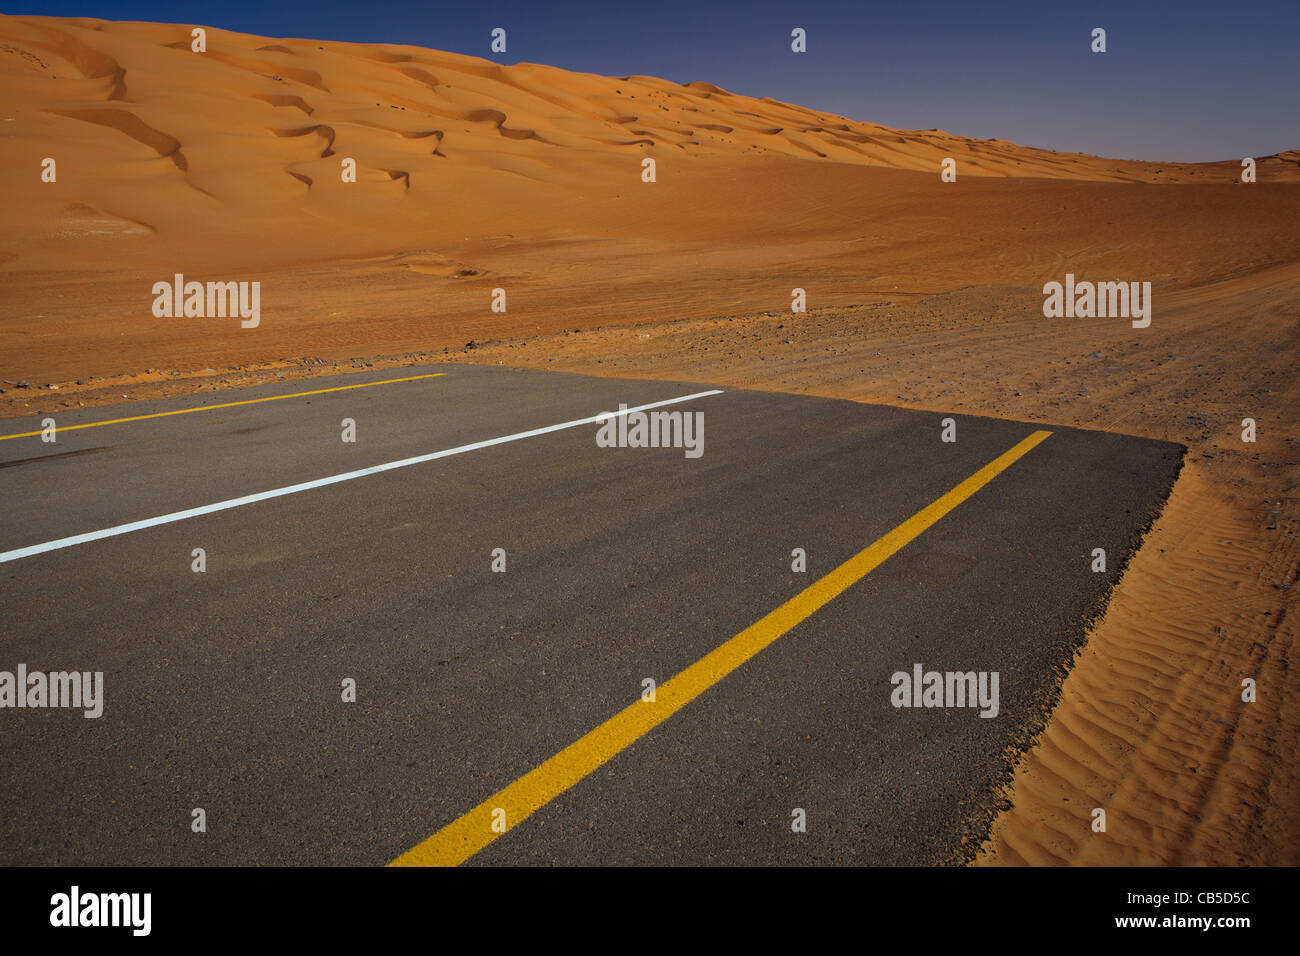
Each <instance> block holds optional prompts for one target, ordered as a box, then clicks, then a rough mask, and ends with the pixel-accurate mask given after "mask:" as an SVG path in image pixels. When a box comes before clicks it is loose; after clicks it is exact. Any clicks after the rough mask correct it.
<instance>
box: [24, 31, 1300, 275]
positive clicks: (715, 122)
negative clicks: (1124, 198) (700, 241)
mask: <svg viewBox="0 0 1300 956" xmlns="http://www.w3.org/2000/svg"><path fill="white" fill-rule="evenodd" d="M207 43H208V46H207V51H206V52H205V53H194V52H191V50H190V28H189V27H186V26H179V25H177V26H172V25H163V24H141V23H116V22H107V21H100V20H90V19H77V20H56V19H51V18H43V17H13V16H10V17H4V18H2V19H0V44H3V45H2V46H0V74H2V75H3V76H4V83H3V85H0V110H3V113H4V116H3V119H4V120H5V121H6V122H12V125H11V126H7V127H6V128H5V129H4V130H3V137H2V138H0V149H2V150H3V152H0V163H2V164H3V168H4V176H5V186H6V190H7V193H9V194H13V193H18V194H19V195H20V203H19V207H18V209H17V210H16V214H15V215H10V216H8V217H6V222H5V227H6V228H5V230H4V232H3V234H0V248H3V249H4V250H5V251H6V252H7V253H9V254H10V255H14V256H16V257H17V258H18V259H19V260H20V261H23V262H25V263H29V264H30V265H32V266H33V267H40V266H41V265H42V264H43V263H44V262H46V261H52V262H57V260H58V258H59V257H60V256H62V255H64V254H65V253H66V247H59V248H57V249H47V248H45V247H43V246H41V245H39V244H38V245H36V246H32V245H31V244H30V243H28V242H27V241H26V236H25V235H24V234H23V230H22V224H23V222H24V221H31V220H39V219H41V218H45V217H50V216H54V215H57V214H58V211H59V210H60V209H62V208H63V207H65V206H66V205H67V203H68V202H69V201H77V202H84V203H88V204H91V205H95V206H104V205H106V203H108V202H109V201H110V200H111V204H112V206H113V212H114V214H116V215H120V216H123V217H125V218H128V219H131V220H134V221H138V222H144V223H148V224H149V225H150V227H151V228H152V229H154V230H155V231H156V233H157V235H158V239H159V242H160V243H164V242H165V243H168V244H169V248H173V249H174V248H175V246H174V245H171V244H173V243H176V242H180V243H182V245H185V246H188V245H189V244H191V243H192V242H193V241H194V236H193V232H194V229H193V228H192V226H193V223H192V222H191V219H190V217H191V216H193V215H195V214H197V213H198V212H199V210H202V209H205V208H207V207H205V206H203V205H202V204H196V203H195V202H194V201H193V199H192V197H188V196H185V197H182V196H181V195H178V193H180V191H183V190H184V189H185V188H186V187H187V186H192V187H195V189H197V190H198V191H199V192H200V193H201V194H203V195H208V196H211V197H212V198H213V199H215V200H217V201H218V202H219V203H221V205H222V207H223V208H225V209H226V210H227V214H226V215H224V216H220V217H211V218H213V219H215V220H216V221H210V222H208V223H206V224H205V229H204V232H205V233H206V234H207V235H209V236H210V237H211V238H213V239H219V238H226V239H229V238H231V237H232V236H233V235H235V234H237V233H239V232H240V231H241V229H242V226H241V221H242V215H243V214H244V213H245V212H246V211H247V210H249V209H250V208H257V209H259V210H262V209H265V207H266V206H267V204H269V203H283V204H284V206H285V208H283V209H280V210H276V215H275V216H274V217H266V218H265V220H264V221H263V223H262V225H263V228H270V227H271V226H272V224H273V223H274V222H275V221H277V220H283V221H284V223H285V227H284V229H283V230H282V232H283V235H282V236H281V237H280V238H282V239H283V240H285V241H284V242H283V243H274V242H268V247H269V249H270V251H271V253H272V256H273V257H274V256H275V254H276V251H277V250H285V251H286V252H287V251H289V250H290V249H292V248H293V245H294V244H295V243H296V242H297V241H298V238H299V237H298V236H297V235H296V234H295V233H294V229H293V227H294V226H295V225H297V224H300V223H301V222H302V221H303V220H304V219H311V218H317V217H323V218H325V219H327V220H330V221H332V222H334V223H335V224H336V226H337V228H338V230H339V231H340V232H341V231H343V230H344V229H346V225H347V223H348V222H349V221H350V220H351V219H352V218H353V216H354V210H355V208H356V206H357V205H358V204H362V203H364V202H366V201H367V199H368V198H371V193H372V192H373V193H374V194H375V195H374V198H377V199H380V200H381V201H382V199H384V198H385V196H384V188H385V187H384V183H383V182H382V181H381V180H380V179H378V178H375V177H364V176H363V177H358V182H357V183H355V184H349V186H350V191H351V192H352V193H353V194H355V195H352V196H350V197H348V198H347V199H342V198H341V197H338V196H337V194H339V193H340V192H341V191H342V189H343V187H344V184H343V183H341V182H340V177H339V161H340V159H341V158H342V157H351V158H353V159H355V160H356V162H357V164H358V167H359V168H360V169H362V170H366V169H369V170H383V171H388V170H400V171H401V174H402V175H401V177H400V178H402V179H403V181H404V182H406V183H409V187H410V188H409V195H407V196H406V197H405V205H404V206H403V208H402V209H401V210H400V213H399V212H398V211H396V210H391V211H389V214H390V216H391V217H392V218H391V219H390V221H389V223H388V228H389V230H390V231H394V232H400V231H404V232H406V233H408V234H410V235H414V234H415V233H416V232H417V231H418V230H420V229H421V228H422V227H423V226H424V224H426V223H427V222H428V221H429V217H431V216H435V215H437V216H439V217H440V218H442V217H443V216H445V213H446V212H447V209H446V207H447V205H448V203H447V200H448V197H449V196H453V195H454V196H457V197H469V196H473V197H475V205H476V207H477V208H478V210H479V211H480V212H481V211H482V210H483V209H484V207H487V208H492V207H497V206H502V205H506V204H505V203H500V202H498V199H499V198H502V197H501V195H500V194H501V193H502V190H503V189H504V190H505V191H506V192H507V193H509V187H508V186H506V187H503V186H502V183H503V182H505V181H507V180H509V179H511V178H513V177H516V176H518V175H525V176H527V177H529V178H531V179H533V180H536V181H540V182H546V183H550V184H552V185H554V186H555V187H556V189H555V190H554V192H555V193H556V194H557V195H558V194H559V193H562V192H564V191H569V192H570V193H571V194H574V195H576V196H591V195H593V194H597V193H603V194H607V195H608V196H612V195H615V194H618V193H619V192H620V190H631V189H633V188H635V187H636V186H637V185H638V181H637V179H636V175H637V173H638V172H639V168H640V167H639V162H640V159H641V158H642V157H644V156H653V157H655V158H656V160H657V161H658V162H660V163H662V164H663V166H664V167H665V169H664V175H663V177H662V180H663V181H667V180H673V179H677V180H680V179H682V177H684V176H692V175H695V174H696V172H695V171H697V170H704V169H709V170H713V169H716V168H718V167H720V166H723V165H727V164H737V163H739V164H742V165H743V164H746V163H749V162H757V161H759V160H760V159H762V160H769V161H772V160H779V159H800V160H805V161H817V162H819V163H824V164H836V165H848V166H861V167H875V168H890V169H908V170H917V171H924V172H926V173H929V174H932V175H935V176H937V172H938V168H939V163H940V161H941V160H942V159H944V158H945V157H952V158H954V159H955V160H956V161H957V163H958V169H959V174H960V175H961V176H962V177H1028V178H1053V179H1071V180H1093V181H1120V182H1189V183H1190V182H1202V183H1229V182H1233V181H1235V180H1236V179H1237V178H1238V175H1239V168H1238V162H1239V160H1236V159H1232V160H1227V161H1225V162H1224V163H1218V164H1205V165H1187V164H1155V163H1134V162H1119V161H1112V160H1106V159H1100V158H1097V157H1091V156H1082V155H1078V154H1065V153H1056V152H1052V151H1048V150H1040V149H1032V148H1028V147H1021V146H1016V145H1014V144H1011V143H1007V142H1004V141H1000V140H975V139H968V138H965V137H958V136H951V135H948V134H945V133H942V132H939V131H937V130H927V131H922V132H912V131H906V130H895V129H890V128H887V127H883V126H879V125H876V124H872V123H864V122H854V121H850V120H847V119H845V118H844V117H839V116H834V115H830V114H826V113H822V112H818V111H815V110H809V109H805V108H803V107H798V106H793V105H790V104H785V103H780V102H777V101H775V100H771V99H753V98H750V97H744V96H737V95H733V94H731V93H728V92H727V91H726V90H723V89H721V88H719V87H717V86H714V85H712V84H709V83H705V82H694V83H688V84H685V85H680V84H677V83H673V82H671V81H668V80H662V79H656V78H653V77H645V76H630V77H623V78H617V77H601V76H593V75H584V74H574V73H568V72H565V71H562V70H558V69H553V68H550V67H546V66H538V65H533V64H520V65H517V66H500V65H497V64H494V63H491V62H489V61H486V60H480V59H476V58H473V57H467V56H458V55H455V54H450V53H439V52H435V51H431V50H426V49H422V48H419V47H404V46H387V45H384V46H377V45H353V44H343V43H332V42H317V41H312V40H301V39H290V40H277V41H270V40H267V39H266V38H263V37H254V36H246V35H241V34H235V33H229V32H226V31H222V30H215V29H210V30H208V36H207ZM109 104H111V105H109ZM288 113H293V114H295V115H296V114H302V115H304V116H307V117H310V118H311V124H310V125H308V126H304V125H302V124H301V123H295V122H294V120H293V119H292V118H291V117H290V116H288V115H286V114H288ZM83 123H93V124H95V125H96V126H98V127H100V129H98V130H95V131H89V130H86V129H85V128H83V127H82V126H81V125H79V124H83ZM433 131H436V136H437V139H438V142H437V144H436V149H434V150H432V151H431V150H430V149H428V148H425V147H426V145H429V144H425V143H422V142H420V140H421V139H422V138H424V137H425V136H427V135H435V133H434V132H433ZM307 132H312V133H316V134H317V135H318V136H319V137H320V138H321V139H322V140H323V146H322V148H320V149H313V151H312V152H310V153H307V152H295V153H286V152H284V151H281V150H278V149H276V148H274V147H273V146H272V145H271V144H269V143H268V142H267V139H266V138H267V136H268V135H272V136H276V137H290V138H291V137H295V136H299V135H305V134H306V133H307ZM393 134H397V135H396V137H395V136H394V135H393ZM123 137H125V139H124V138H123ZM31 149H37V150H38V151H39V152H41V154H42V156H44V155H53V156H54V157H55V158H56V159H58V160H59V161H60V163H61V177H60V184H59V186H58V188H57V189H40V188H39V185H40V184H39V183H37V182H36V181H35V180H34V175H33V171H34V169H35V166H34V165H33V162H32V157H31V155H30V153H29V150H31ZM159 157H160V158H163V159H167V160H169V161H170V164H171V166H174V167H175V169H176V170H177V171H179V172H180V173H181V174H183V175H181V176H174V175H172V174H170V173H169V172H168V166H167V164H158V163H152V164H151V163H150V160H151V159H154V158H159ZM37 158H38V159H39V157H37ZM313 160H319V162H311V161H313ZM443 160H445V162H443ZM1260 163H1261V165H1260V177H1261V179H1262V180H1270V181H1278V180H1286V181H1297V180H1300V164H1298V163H1297V161H1296V157H1295V156H1293V155H1289V154H1288V155H1283V156H1279V157H1272V158H1263V157H1261V158H1260ZM801 173H802V174H803V175H809V174H811V170H808V171H801ZM286 174H291V175H286ZM794 175H799V174H794ZM295 179H296V180H298V182H295ZM307 179H310V180H311V182H312V190H311V192H310V195H309V196H304V194H303V192H302V190H301V188H300V182H303V181H305V180H307ZM124 181H130V182H131V184H132V185H133V186H138V187H153V188H147V189H146V188H132V189H129V190H121V189H119V188H118V187H119V186H120V185H121V184H122V183H123V182H124ZM665 191H666V190H665ZM70 194H71V195H70ZM332 196H333V197H334V198H331V197H332ZM508 199H509V205H511V208H512V209H513V211H514V215H512V218H513V219H515V220H517V221H530V217H531V220H532V221H535V220H536V215H535V214H538V213H540V214H543V215H544V216H548V217H551V218H554V219H556V220H557V226H558V223H559V211H560V210H562V209H567V210H569V211H570V212H572V204H571V203H567V202H553V203H544V202H540V203H539V202H537V201H534V202H531V203H526V204H525V206H524V208H516V207H515V204H517V203H518V200H519V197H518V196H517V195H509V196H508ZM295 204H297V205H299V206H301V208H295ZM494 211H495V210H494ZM482 218H486V217H484V216H482V215H478V216H465V215H458V216H456V217H455V221H456V227H455V229H454V230H452V231H453V232H460V233H461V234H462V235H464V234H466V230H470V231H471V232H472V231H473V230H472V224H471V222H470V220H471V219H480V220H481V219H482ZM587 218H591V219H593V220H594V224H595V225H597V226H599V227H601V228H602V229H604V230H605V231H609V230H610V229H612V228H616V224H611V223H608V222H607V221H605V219H603V218H602V216H601V215H600V212H599V211H597V210H593V211H592V215H591V216H590V217H587ZM267 238H268V239H269V238H271V237H267ZM337 238H338V236H337V235H336V239H337ZM214 244H215V243H214ZM195 251H196V252H200V251H201V250H199V249H197V248H196V249H195ZM136 252H137V250H136V249H134V248H130V249H117V250H114V252H113V255H114V257H115V258H117V259H118V261H121V257H123V256H135V255H136ZM147 259H148V256H147V251H146V252H145V254H143V255H142V256H141V258H140V259H138V260H137V261H140V262H147ZM259 260H260V262H261V264H268V263H267V260H266V258H265V257H259Z"/></svg>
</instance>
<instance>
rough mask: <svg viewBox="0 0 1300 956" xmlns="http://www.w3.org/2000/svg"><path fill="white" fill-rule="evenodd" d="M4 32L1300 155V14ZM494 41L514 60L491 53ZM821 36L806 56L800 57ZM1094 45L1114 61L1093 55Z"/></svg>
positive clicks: (58, 1)
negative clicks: (190, 37) (208, 41)
mask: <svg viewBox="0 0 1300 956" xmlns="http://www.w3.org/2000/svg"><path fill="white" fill-rule="evenodd" d="M6 12H12V13H44V14H50V15H55V16H93V17H103V18H106V19H111V20H154V21H165V22H175V23H199V24H204V25H210V26H218V27H224V28H226V29H230V30H238V31H241V32H247V33H257V34H262V35H265V36H278V37H312V38H319V39H329V40H351V41H357V42H388V43H411V44H416V45H419V46H428V47H433V48H435V49H442V50H452V51H455V52H458V53H468V54H473V55H476V56H483V57H487V58H490V59H495V60H498V61H500V62H503V63H517V62H522V61H528V62H534V63H547V64H550V65H553V66H559V67H564V68H565V69H571V70H582V71H585V72H590V73H604V74H609V75H616V76H618V75H627V74H630V73H644V74H649V75H652V76H663V77H667V78H668V79H672V80H676V81H678V82H689V81H691V80H707V81H708V82H710V83H715V84H717V85H719V86H722V87H725V88H726V89H729V90H732V91H733V92H737V93H745V94H748V95H751V96H771V97H774V98H776V99H780V100H786V101H789V102H793V103H799V104H801V105H804V106H810V107H813V108H816V109H822V110H828V111H831V112H835V113H839V114H842V115H845V116H848V117H850V118H852V119H858V120H867V121H871V122H877V123H884V124H886V125H889V126H898V127H905V128H912V129H925V128H929V127H938V128H940V129H944V130H947V131H949V132H953V133H960V134H964V135H967V136H975V137H981V138H983V137H999V138H1002V139H1009V140H1014V141H1016V142H1020V143H1025V144H1028V145H1033V146H1042V147H1046V148H1049V149H1060V150H1078V151H1082V152H1088V153H1097V154H1100V155H1105V156H1114V157H1119V158H1127V159H1150V160H1163V161H1172V160H1182V161H1205V160H1216V159H1236V158H1240V157H1242V156H1263V155H1267V154H1269V153H1274V152H1278V151H1280V150H1283V149H1291V148H1295V147H1300V0H1234V2H1232V3H1222V2H1218V3H1210V2H1204V0H1186V2H1143V0H1129V2H1120V3H1108V2H1096V3H1067V2H1054V0H1037V2H1020V0H1008V2H998V0H989V2H986V3H978V2H972V0H965V2H960V3H947V2H943V0H930V2H924V0H922V2H915V0H890V2H887V3H879V2H874V0H856V2H854V0H847V2H818V0H808V2H790V0H786V2H774V0H754V2H751V3H744V4H742V3H734V2H730V0H728V2H708V0H699V2H694V3H687V2H678V0H658V2H656V0H640V2H634V0H618V2H610V0H606V2H600V3H597V2H589V0H582V2H554V3H547V2H545V0H523V2H521V0H495V2H494V0H461V2H457V3H451V2H444V0H426V2H421V3H415V2H391V0H356V2H341V0H320V2H314V3H298V2H290V0H286V2H278V3H277V2H272V0H228V2H223V3H202V2H191V0H170V2H159V0H49V2H31V3H26V4H21V5H19V4H6ZM493 27H503V28H505V29H506V31H507V36H508V49H507V52H506V53H505V54H492V53H491V52H490V50H489V42H490V32H491V30H492V28H493ZM794 27H803V28H804V29H805V30H807V33H808V52H807V53H804V54H795V53H792V52H791V51H790V31H791V29H793V28H794ZM1094 27H1103V28H1104V29H1105V30H1106V31H1107V46H1108V51H1107V52H1106V53H1105V54H1094V53H1092V52H1090V50H1089V45H1090V42H1091V40H1090V35H1091V32H1092V29H1093V28H1094Z"/></svg>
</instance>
